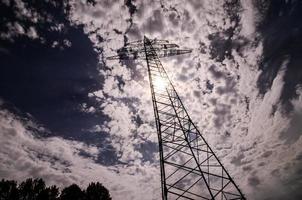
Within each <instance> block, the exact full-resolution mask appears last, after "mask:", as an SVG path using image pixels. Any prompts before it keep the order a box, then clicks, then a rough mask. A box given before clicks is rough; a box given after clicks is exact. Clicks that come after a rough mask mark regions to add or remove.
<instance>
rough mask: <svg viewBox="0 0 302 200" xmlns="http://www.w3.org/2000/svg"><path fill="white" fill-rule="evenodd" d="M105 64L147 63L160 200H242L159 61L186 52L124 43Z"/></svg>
mask: <svg viewBox="0 0 302 200" xmlns="http://www.w3.org/2000/svg"><path fill="white" fill-rule="evenodd" d="M117 52H118V55H116V56H112V57H109V58H108V59H144V60H146V62H147V67H148V75H149V81H150V88H151V94H152V102H153V109H154V114H155V122H156V128H157V134H158V143H159V155H160V171H161V189H162V199H163V200H171V199H220V200H229V199H233V200H235V199H242V200H243V199H245V197H244V195H243V194H242V193H241V191H240V189H239V188H238V186H237V185H236V184H235V182H234V180H233V179H232V178H231V176H230V175H229V173H228V172H227V171H226V169H225V168H224V166H223V165H222V163H221V162H220V161H219V159H218V157H217V156H216V155H215V153H214V152H213V150H212V149H211V147H210V146H209V145H208V143H207V142H206V140H205V139H204V137H203V136H202V135H201V133H200V132H199V130H198V129H197V127H196V126H195V124H194V123H193V122H192V120H191V118H190V116H189V115H188V113H187V111H186V109H185V107H184V105H183V103H182V101H181V99H180V97H179V95H178V94H177V92H176V90H175V87H174V86H173V84H172V82H171V80H170V79H169V77H168V75H167V73H166V71H165V69H164V67H163V66H162V64H161V62H160V60H159V58H160V57H166V56H172V55H178V54H185V53H190V52H191V50H180V49H178V46H177V45H176V44H170V43H169V42H168V41H166V40H157V39H155V40H149V39H148V38H147V37H144V40H143V41H136V42H132V43H128V44H127V45H125V47H123V48H122V49H120V50H118V51H117Z"/></svg>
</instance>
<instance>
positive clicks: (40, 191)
mask: <svg viewBox="0 0 302 200" xmlns="http://www.w3.org/2000/svg"><path fill="white" fill-rule="evenodd" d="M0 200H111V197H110V194H109V191H108V190H107V189H106V188H105V187H104V186H103V185H102V184H101V183H99V182H97V183H93V182H92V183H90V184H89V186H88V187H87V188H86V190H82V189H81V188H80V187H79V186H78V185H76V184H72V185H70V186H68V187H66V188H64V189H63V190H62V192H61V194H60V192H59V188H58V187H57V186H55V185H53V186H50V187H46V184H45V182H44V180H43V179H26V180H25V181H23V182H21V183H20V184H19V185H17V182H16V181H13V180H12V181H10V180H4V179H2V180H1V181H0Z"/></svg>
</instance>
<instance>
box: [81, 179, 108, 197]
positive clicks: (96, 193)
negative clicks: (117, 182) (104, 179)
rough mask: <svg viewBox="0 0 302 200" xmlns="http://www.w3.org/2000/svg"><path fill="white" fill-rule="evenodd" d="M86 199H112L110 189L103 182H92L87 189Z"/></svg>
mask: <svg viewBox="0 0 302 200" xmlns="http://www.w3.org/2000/svg"><path fill="white" fill-rule="evenodd" d="M86 200H111V197H110V194H109V191H108V190H107V189H106V188H105V187H104V186H103V185H102V184H101V183H98V182H97V183H90V184H89V186H88V187H87V189H86Z"/></svg>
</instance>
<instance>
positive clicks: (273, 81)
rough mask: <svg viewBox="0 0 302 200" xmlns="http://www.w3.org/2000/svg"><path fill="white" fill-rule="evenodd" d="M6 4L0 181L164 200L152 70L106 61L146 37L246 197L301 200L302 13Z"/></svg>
mask: <svg viewBox="0 0 302 200" xmlns="http://www.w3.org/2000/svg"><path fill="white" fill-rule="evenodd" d="M0 2H1V3H0V13H1V14H0V15H1V17H0V22H1V23H0V60H1V67H0V160H1V162H0V178H5V179H14V180H18V181H23V180H24V179H26V178H28V177H33V178H43V179H44V180H45V181H46V183H47V184H57V185H58V186H61V187H64V186H67V185H70V184H72V183H77V184H79V185H80V186H82V187H86V186H87V185H88V183H90V182H92V181H99V182H101V183H103V184H104V186H105V187H107V188H108V189H109V191H110V193H111V196H112V197H113V199H124V200H141V199H150V200H151V199H152V200H156V199H160V196H161V194H160V191H161V190H160V170H159V156H158V145H157V134H156V129H155V124H154V116H153V108H152V102H151V94H150V88H149V82H148V81H149V80H148V76H147V75H148V74H147V68H146V64H145V63H144V61H140V60H127V61H119V60H107V59H106V57H108V56H112V55H114V54H115V53H116V50H118V49H119V48H121V47H123V46H124V45H125V44H126V43H127V42H131V41H135V40H141V39H142V38H143V36H144V35H146V36H147V37H149V38H158V39H167V40H169V41H171V42H173V43H176V44H178V45H179V46H181V47H182V48H191V49H192V53H191V54H186V55H181V56H175V57H169V58H163V59H162V60H161V61H162V63H163V65H164V67H165V69H166V70H167V72H168V75H169V76H170V78H171V80H172V82H173V83H174V85H175V87H176V88H177V91H178V93H179V95H180V97H181V99H182V101H183V103H184V105H185V107H186V109H187V111H188V113H189V114H190V116H191V118H192V120H193V121H194V122H195V124H196V125H197V126H198V127H199V130H200V132H201V133H202V135H203V136H204V137H205V138H206V140H207V141H208V143H209V144H210V145H211V147H212V149H213V151H214V152H215V153H216V155H217V156H218V157H219V158H220V160H221V162H222V163H223V164H224V166H225V167H226V169H227V170H228V172H229V174H230V175H231V176H232V177H233V179H234V180H235V182H236V183H237V185H239V188H240V189H241V191H242V192H243V193H244V194H245V196H246V197H247V199H251V200H263V199H265V200H279V199H280V200H281V199H289V200H296V199H297V200H298V199H302V190H301V188H302V148H301V146H302V137H301V135H302V123H301V121H302V69H301V65H302V56H301V52H302V22H301V19H302V2H301V1H298V0H274V1H268V0H241V1H240V0H237V1H236V0H230V1H226V0H225V1H224V0H211V1H210V0H203V1H202V0H188V1H181V0H173V1H172V0H171V1H169V0H167V1H163V0H150V1H144V0H96V1H93V0H90V1H85V0H64V1H49V0H45V1H39V0H28V1H26V0H0Z"/></svg>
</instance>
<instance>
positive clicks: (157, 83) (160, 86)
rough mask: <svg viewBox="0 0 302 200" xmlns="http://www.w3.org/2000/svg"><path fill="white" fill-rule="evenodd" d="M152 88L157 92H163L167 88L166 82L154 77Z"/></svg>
mask: <svg viewBox="0 0 302 200" xmlns="http://www.w3.org/2000/svg"><path fill="white" fill-rule="evenodd" d="M153 84H154V88H155V89H156V90H159V91H165V90H166V88H167V86H168V81H167V80H166V79H164V78H162V77H159V76H156V77H155V78H154V81H153Z"/></svg>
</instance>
